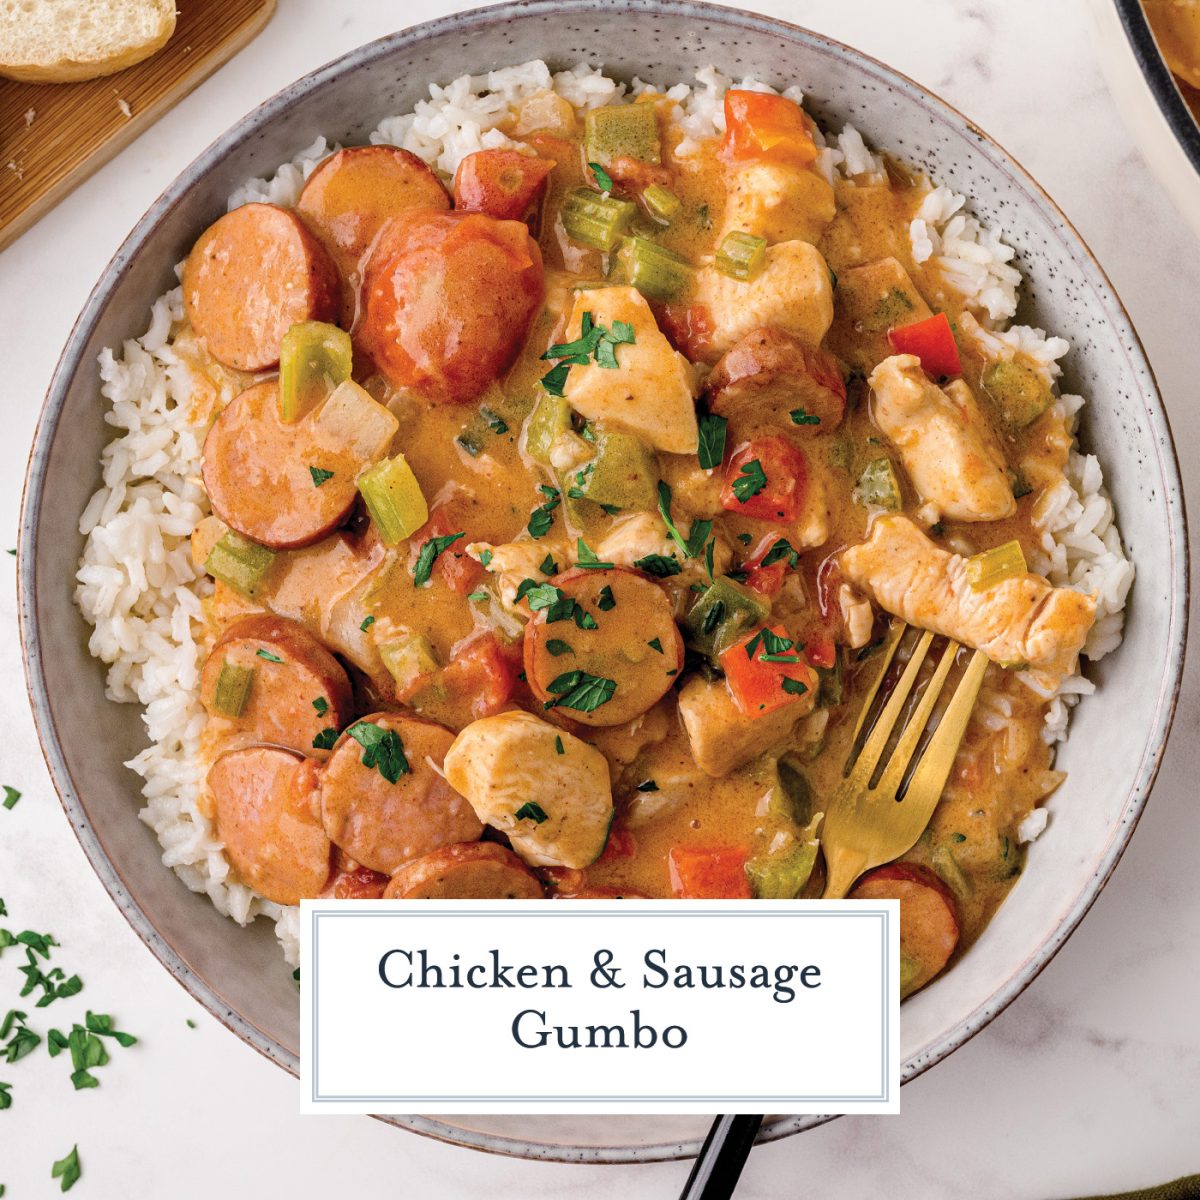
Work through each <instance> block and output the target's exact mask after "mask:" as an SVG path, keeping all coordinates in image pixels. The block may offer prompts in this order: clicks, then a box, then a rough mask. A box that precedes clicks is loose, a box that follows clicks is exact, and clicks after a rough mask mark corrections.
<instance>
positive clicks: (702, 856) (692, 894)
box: [667, 846, 750, 900]
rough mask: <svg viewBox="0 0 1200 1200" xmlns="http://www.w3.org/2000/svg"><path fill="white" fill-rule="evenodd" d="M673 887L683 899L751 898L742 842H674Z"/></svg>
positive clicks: (669, 858)
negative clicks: (704, 843) (703, 844)
mask: <svg viewBox="0 0 1200 1200" xmlns="http://www.w3.org/2000/svg"><path fill="white" fill-rule="evenodd" d="M667 863H668V865H669V867H670V871H671V890H672V891H673V892H674V893H675V895H676V896H679V897H680V898H681V899H684V900H749V899H750V885H749V883H747V882H746V851H745V849H744V848H743V847H741V846H672V847H671V851H670V853H669V854H668V855H667Z"/></svg>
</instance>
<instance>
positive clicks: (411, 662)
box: [379, 633, 439, 692]
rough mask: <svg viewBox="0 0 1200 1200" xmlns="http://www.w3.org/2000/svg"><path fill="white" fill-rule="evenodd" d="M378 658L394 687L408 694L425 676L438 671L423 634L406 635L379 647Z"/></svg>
mask: <svg viewBox="0 0 1200 1200" xmlns="http://www.w3.org/2000/svg"><path fill="white" fill-rule="evenodd" d="M379 657H380V658H381V659H383V665H384V666H385V667H387V669H388V673H389V674H390V675H391V677H392V678H393V679H394V680H395V681H396V687H397V688H398V689H400V690H401V691H404V692H408V691H410V690H411V689H412V687H413V686H414V685H415V684H416V683H417V682H418V681H419V680H420V679H421V677H422V676H425V675H433V674H434V673H435V672H436V671H437V670H438V669H439V665H438V660H437V658H436V657H435V655H434V653H433V647H432V646H431V645H430V643H429V639H428V638H427V637H425V636H424V635H423V634H419V633H414V634H406V635H405V636H404V637H399V638H396V639H395V640H393V641H390V642H384V644H383V645H382V646H380V647H379Z"/></svg>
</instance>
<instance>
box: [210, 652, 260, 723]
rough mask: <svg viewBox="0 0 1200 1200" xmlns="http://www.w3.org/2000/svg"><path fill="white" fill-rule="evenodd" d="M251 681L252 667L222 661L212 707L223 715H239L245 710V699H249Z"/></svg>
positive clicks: (252, 676)
mask: <svg viewBox="0 0 1200 1200" xmlns="http://www.w3.org/2000/svg"><path fill="white" fill-rule="evenodd" d="M253 682H254V668H253V667H239V666H235V665H234V664H233V663H231V662H224V663H222V664H221V673H220V674H219V675H218V676H217V686H216V690H215V691H214V692H213V708H215V709H216V710H217V712H219V713H220V714H221V716H223V717H240V716H241V715H242V713H243V712H244V711H245V708H246V701H247V700H249V699H250V685H251V684H252V683H253Z"/></svg>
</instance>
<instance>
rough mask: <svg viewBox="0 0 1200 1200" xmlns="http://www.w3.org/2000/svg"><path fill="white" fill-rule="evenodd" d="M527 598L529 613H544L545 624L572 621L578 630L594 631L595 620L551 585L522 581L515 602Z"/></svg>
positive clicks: (571, 598)
mask: <svg viewBox="0 0 1200 1200" xmlns="http://www.w3.org/2000/svg"><path fill="white" fill-rule="evenodd" d="M526 598H528V600H529V609H530V611H531V612H542V611H543V610H545V613H546V624H547V625H549V624H552V623H553V622H554V621H569V620H574V622H575V624H576V625H577V626H579V628H580V629H595V628H596V618H595V617H593V616H592V615H591V613H589V612H588V611H587V610H586V609H584V608H583V606H582V605H581V604H580V603H579V601H578V600H576V599H575V598H574V597H573V596H564V595H563V593H562V591H561V590H560V589H559V588H556V587H555V586H554V584H552V583H535V582H534V581H533V580H532V579H522V580H521V582H520V584H519V585H518V587H517V592H516V596H515V597H514V600H515V601H520V600H523V599H526Z"/></svg>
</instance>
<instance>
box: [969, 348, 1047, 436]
mask: <svg viewBox="0 0 1200 1200" xmlns="http://www.w3.org/2000/svg"><path fill="white" fill-rule="evenodd" d="M983 389H984V391H986V392H987V394H988V395H989V396H990V397H991V398H992V401H993V403H994V404H995V405H996V407H997V408H998V409H999V410H1000V413H1001V415H1002V416H1003V418H1004V420H1005V421H1006V422H1007V423H1008V424H1009V425H1011V426H1014V427H1015V428H1017V429H1024V428H1025V426H1026V425H1032V424H1033V422H1034V421H1036V420H1037V419H1038V417H1040V416H1041V415H1042V413H1044V412H1045V411H1046V409H1048V408H1049V407H1050V405H1051V404H1052V403H1053V402H1054V393H1053V392H1051V390H1050V385H1049V384H1048V383H1047V382H1046V381H1045V379H1043V378H1042V376H1041V375H1040V374H1039V373H1038V372H1037V371H1035V370H1034V369H1033V368H1032V367H1027V366H1025V365H1024V364H1023V363H1019V362H996V363H992V364H991V366H989V367H988V368H987V370H985V371H984V373H983Z"/></svg>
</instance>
